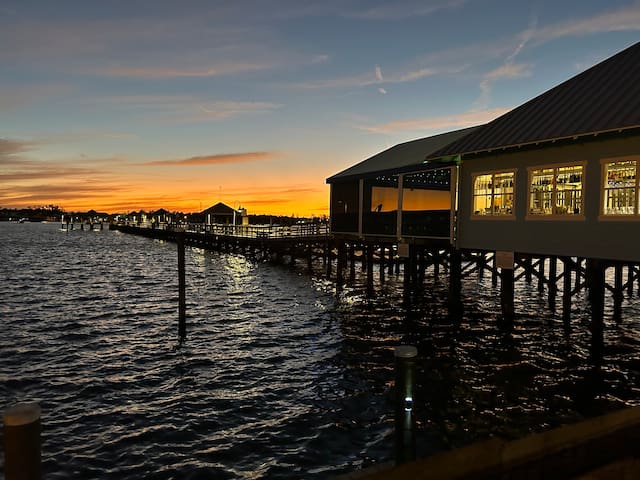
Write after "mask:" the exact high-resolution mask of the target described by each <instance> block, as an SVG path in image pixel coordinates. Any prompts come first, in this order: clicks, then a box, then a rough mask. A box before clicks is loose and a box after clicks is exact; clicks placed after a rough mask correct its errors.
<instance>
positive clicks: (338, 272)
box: [336, 242, 345, 289]
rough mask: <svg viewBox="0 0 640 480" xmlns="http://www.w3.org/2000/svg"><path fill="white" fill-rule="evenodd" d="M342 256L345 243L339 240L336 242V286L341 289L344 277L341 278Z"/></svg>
mask: <svg viewBox="0 0 640 480" xmlns="http://www.w3.org/2000/svg"><path fill="white" fill-rule="evenodd" d="M344 258H345V244H344V242H340V243H339V244H338V256H337V258H336V287H337V288H338V289H341V288H342V284H343V283H344V278H343V273H344Z"/></svg>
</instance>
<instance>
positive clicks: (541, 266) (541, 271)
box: [538, 257, 545, 293]
mask: <svg viewBox="0 0 640 480" xmlns="http://www.w3.org/2000/svg"><path fill="white" fill-rule="evenodd" d="M544 262H545V258H544V257H540V261H539V262H538V274H539V276H538V291H539V292H540V293H542V292H544Z"/></svg>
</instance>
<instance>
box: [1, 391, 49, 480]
mask: <svg viewBox="0 0 640 480" xmlns="http://www.w3.org/2000/svg"><path fill="white" fill-rule="evenodd" d="M2 423H3V437H4V442H3V443H4V475H5V478H6V480H40V479H41V478H42V466H41V441H40V431H41V425H40V407H39V406H38V404H37V403H19V404H17V405H14V406H13V407H10V408H8V409H7V410H6V411H5V412H4V415H3V417H2Z"/></svg>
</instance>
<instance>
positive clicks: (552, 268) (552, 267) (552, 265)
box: [549, 257, 558, 312]
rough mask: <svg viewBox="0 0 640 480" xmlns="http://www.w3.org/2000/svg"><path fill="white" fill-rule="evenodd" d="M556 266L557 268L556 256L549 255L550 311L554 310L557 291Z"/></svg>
mask: <svg viewBox="0 0 640 480" xmlns="http://www.w3.org/2000/svg"><path fill="white" fill-rule="evenodd" d="M557 268H558V258H557V257H550V258H549V309H550V310H551V311H552V312H555V310H556V294H557V293H558V284H557V279H556V276H557Z"/></svg>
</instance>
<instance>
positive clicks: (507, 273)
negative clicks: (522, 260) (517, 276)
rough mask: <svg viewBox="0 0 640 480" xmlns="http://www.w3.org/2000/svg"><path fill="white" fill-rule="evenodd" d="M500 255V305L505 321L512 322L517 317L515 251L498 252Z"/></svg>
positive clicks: (498, 261)
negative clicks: (514, 271) (514, 301)
mask: <svg viewBox="0 0 640 480" xmlns="http://www.w3.org/2000/svg"><path fill="white" fill-rule="evenodd" d="M496 255H497V256H498V260H497V263H498V267H500V307H501V310H502V317H503V319H504V320H505V321H507V322H511V321H512V320H513V318H514V317H515V307H514V305H513V297H514V290H513V284H514V275H513V270H514V266H515V263H514V253H513V252H496Z"/></svg>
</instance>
